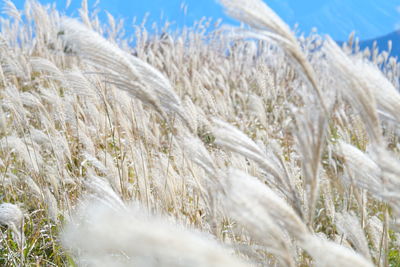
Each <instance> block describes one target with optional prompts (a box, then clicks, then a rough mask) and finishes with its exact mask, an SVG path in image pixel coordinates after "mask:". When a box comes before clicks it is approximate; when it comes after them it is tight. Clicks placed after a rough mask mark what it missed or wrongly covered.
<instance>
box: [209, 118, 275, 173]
mask: <svg viewBox="0 0 400 267" xmlns="http://www.w3.org/2000/svg"><path fill="white" fill-rule="evenodd" d="M213 122H214V124H215V127H214V129H213V133H214V135H215V138H216V139H215V143H216V144H217V145H220V146H222V147H224V148H226V149H228V150H230V151H233V152H236V153H239V154H241V155H243V156H245V157H248V158H249V159H252V160H254V161H255V162H257V163H258V164H259V165H260V167H261V168H263V169H264V170H265V171H268V172H269V173H270V174H272V175H273V176H274V177H275V178H276V179H281V178H282V172H281V170H280V168H279V167H278V166H276V164H275V162H271V161H269V160H268V159H267V158H266V154H265V153H264V152H263V151H262V150H261V149H260V147H259V146H257V145H256V144H255V143H254V142H253V140H251V139H250V138H249V137H248V136H247V135H245V134H244V133H243V132H242V131H240V130H239V129H237V128H235V127H233V126H231V125H230V124H228V123H226V122H224V121H221V120H219V119H214V120H213Z"/></svg>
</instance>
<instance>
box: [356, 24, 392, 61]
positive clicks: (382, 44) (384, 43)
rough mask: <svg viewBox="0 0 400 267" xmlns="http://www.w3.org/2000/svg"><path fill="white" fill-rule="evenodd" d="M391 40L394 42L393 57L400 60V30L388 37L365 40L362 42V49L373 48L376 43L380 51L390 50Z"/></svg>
mask: <svg viewBox="0 0 400 267" xmlns="http://www.w3.org/2000/svg"><path fill="white" fill-rule="evenodd" d="M389 40H392V53H391V55H392V56H397V57H398V58H400V30H398V31H394V32H392V33H389V34H387V35H384V36H382V37H378V38H375V39H371V40H365V41H360V47H361V48H362V49H364V48H367V47H370V48H372V47H373V44H374V42H375V41H376V43H377V46H378V48H379V50H380V51H384V50H387V49H388V42H389Z"/></svg>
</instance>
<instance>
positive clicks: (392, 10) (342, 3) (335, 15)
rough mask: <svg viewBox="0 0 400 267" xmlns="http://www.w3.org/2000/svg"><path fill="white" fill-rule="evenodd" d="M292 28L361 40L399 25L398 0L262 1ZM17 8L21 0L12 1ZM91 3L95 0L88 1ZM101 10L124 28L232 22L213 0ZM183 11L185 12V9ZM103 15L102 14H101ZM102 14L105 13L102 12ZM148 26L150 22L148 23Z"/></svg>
mask: <svg viewBox="0 0 400 267" xmlns="http://www.w3.org/2000/svg"><path fill="white" fill-rule="evenodd" d="M264 1H265V2H266V3H267V4H269V5H270V6H271V7H272V8H273V9H274V10H275V11H276V12H277V13H278V14H279V15H280V16H281V17H282V18H283V19H284V20H285V21H286V22H287V23H288V24H289V25H290V26H291V27H293V26H294V25H295V24H296V23H297V24H298V25H299V30H300V31H301V32H305V33H308V32H310V30H311V29H312V28H313V27H316V28H318V32H320V33H324V34H325V33H327V34H330V35H331V36H332V37H333V38H334V39H336V40H345V39H347V37H348V35H349V34H350V33H351V32H352V31H353V30H355V31H356V33H357V35H358V36H359V37H360V38H361V39H372V38H375V37H378V36H382V35H385V34H387V33H389V32H393V31H394V30H395V29H397V28H400V0H264ZM39 2H41V3H56V5H57V8H58V9H60V10H65V11H66V13H67V14H69V15H77V8H79V7H80V3H81V1H80V0H71V5H70V6H69V8H68V9H65V6H66V2H67V0H54V1H52V0H40V1H39ZM14 3H15V4H16V6H17V7H18V8H20V9H21V8H22V7H23V3H24V1H23V0H14ZM88 3H89V6H93V5H94V4H95V3H96V0H88ZM97 6H98V8H99V9H100V10H107V11H108V12H109V13H111V14H113V15H114V16H115V17H117V18H124V19H125V21H126V25H127V27H129V26H130V25H131V22H132V19H133V18H134V17H136V18H137V20H138V21H141V20H142V19H143V17H144V14H146V13H150V16H149V21H150V22H159V21H160V19H161V20H162V21H165V20H166V19H168V20H169V21H175V22H176V24H175V25H176V26H178V27H182V26H183V25H187V26H191V25H193V23H194V21H196V20H199V19H201V18H202V17H203V16H206V17H213V18H223V21H224V22H225V23H234V21H233V20H231V19H229V18H227V17H226V16H225V15H224V13H223V9H222V8H221V7H220V6H219V4H218V3H217V2H216V0H100V2H99V4H98V5H97ZM185 10H186V11H185ZM100 14H102V13H100ZM102 16H103V17H105V16H104V12H103V15H102ZM149 25H151V23H149Z"/></svg>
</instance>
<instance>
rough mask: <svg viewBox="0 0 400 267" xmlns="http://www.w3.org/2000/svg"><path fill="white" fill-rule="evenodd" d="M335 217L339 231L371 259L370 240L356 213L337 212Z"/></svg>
mask: <svg viewBox="0 0 400 267" xmlns="http://www.w3.org/2000/svg"><path fill="white" fill-rule="evenodd" d="M335 218H336V226H337V229H338V231H339V233H341V234H343V235H344V237H345V238H346V239H347V240H349V241H350V242H351V243H352V244H353V245H354V247H355V248H356V250H357V251H358V252H359V253H360V254H362V255H364V257H365V258H366V259H368V260H371V255H370V253H369V248H368V241H367V238H366V237H365V233H364V230H363V229H362V228H361V224H360V222H359V219H358V218H357V217H356V216H355V215H354V214H351V213H348V212H342V213H336V215H335Z"/></svg>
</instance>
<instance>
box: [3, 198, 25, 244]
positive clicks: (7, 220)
mask: <svg viewBox="0 0 400 267" xmlns="http://www.w3.org/2000/svg"><path fill="white" fill-rule="evenodd" d="M0 224H1V225H6V226H7V227H9V228H10V229H11V231H12V232H13V234H14V235H13V238H14V240H15V242H17V243H18V245H19V246H20V247H21V248H22V247H23V246H24V243H25V236H24V232H23V227H24V214H23V213H22V211H21V209H20V208H19V207H18V206H17V205H15V204H11V203H2V204H0Z"/></svg>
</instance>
